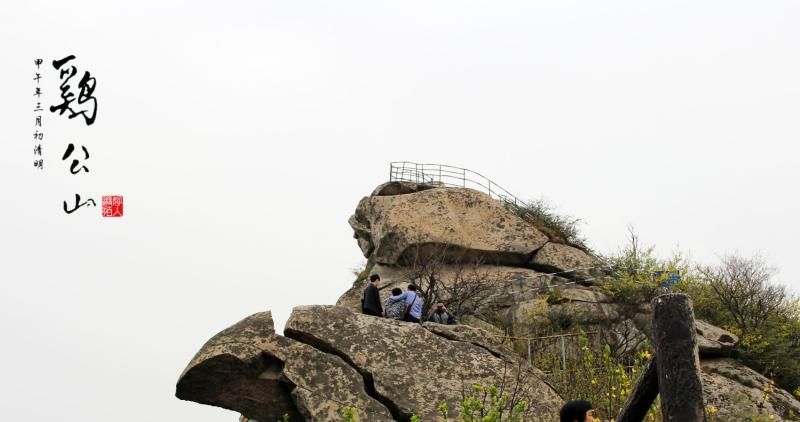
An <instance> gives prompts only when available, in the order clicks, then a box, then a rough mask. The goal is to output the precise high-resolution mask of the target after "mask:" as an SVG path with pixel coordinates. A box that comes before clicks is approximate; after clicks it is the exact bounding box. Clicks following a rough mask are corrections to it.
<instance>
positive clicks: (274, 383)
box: [175, 312, 393, 421]
mask: <svg viewBox="0 0 800 422" xmlns="http://www.w3.org/2000/svg"><path fill="white" fill-rule="evenodd" d="M175 395H176V396H177V397H178V398H180V399H183V400H191V401H195V402H198V403H202V404H209V405H212V406H218V407H223V408H226V409H230V410H233V411H237V412H239V413H241V414H242V415H244V416H245V417H247V418H249V419H251V420H258V421H276V420H282V418H283V415H284V414H288V415H289V418H290V420H292V421H299V420H309V421H312V420H313V421H330V420H338V419H339V418H340V414H341V410H342V408H343V407H345V406H352V407H355V408H357V409H358V417H359V420H364V421H367V420H369V421H391V420H393V418H392V416H391V414H390V413H389V411H388V410H387V409H386V407H385V406H383V405H382V404H381V403H380V402H378V401H377V400H375V399H374V398H372V397H371V396H370V395H369V394H367V392H366V391H365V384H364V379H363V377H362V376H361V375H360V374H359V373H358V372H356V371H355V370H354V369H353V368H352V367H351V366H350V365H348V364H347V363H346V362H345V361H343V360H342V359H341V358H339V357H337V356H335V355H331V354H329V353H325V352H322V351H320V350H317V349H315V348H314V347H311V346H309V345H307V344H303V343H301V342H298V341H295V340H292V339H290V338H286V337H283V336H279V335H276V334H275V332H274V330H273V323H272V315H271V313H270V312H262V313H257V314H254V315H252V316H250V317H247V318H245V319H244V320H242V321H240V322H238V323H236V324H234V325H233V326H231V327H230V328H227V329H225V330H223V331H222V332H220V333H219V334H217V335H216V336H214V337H212V338H211V340H209V341H208V342H207V343H206V344H205V345H203V347H202V348H201V349H200V351H199V352H198V353H197V355H195V357H194V359H192V361H191V362H190V363H189V365H188V366H187V367H186V370H184V372H183V373H182V374H181V376H180V379H179V380H178V384H177V387H176V393H175Z"/></svg>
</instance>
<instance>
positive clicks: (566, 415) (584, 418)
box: [560, 400, 594, 422]
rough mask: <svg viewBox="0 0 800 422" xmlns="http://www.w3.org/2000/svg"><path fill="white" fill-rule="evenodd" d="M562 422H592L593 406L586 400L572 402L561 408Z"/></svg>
mask: <svg viewBox="0 0 800 422" xmlns="http://www.w3.org/2000/svg"><path fill="white" fill-rule="evenodd" d="M560 417H561V422H592V421H593V420H594V417H593V416H592V404H591V403H589V402H588V401H586V400H570V401H568V402H567V403H566V404H565V405H564V407H562V408H561V413H560Z"/></svg>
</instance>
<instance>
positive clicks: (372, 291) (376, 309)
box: [361, 274, 383, 316]
mask: <svg viewBox="0 0 800 422" xmlns="http://www.w3.org/2000/svg"><path fill="white" fill-rule="evenodd" d="M380 281H381V276H379V275H378V274H372V275H370V276H369V283H367V288H365V289H364V297H363V298H362V299H361V312H363V313H365V314H367V315H372V316H383V307H382V306H381V295H380V293H378V283H379V282H380Z"/></svg>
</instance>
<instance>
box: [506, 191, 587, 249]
mask: <svg viewBox="0 0 800 422" xmlns="http://www.w3.org/2000/svg"><path fill="white" fill-rule="evenodd" d="M506 207H507V208H508V209H509V210H511V211H512V212H514V213H515V214H516V215H518V216H519V217H521V218H522V219H524V220H526V221H528V222H530V223H531V224H533V225H534V226H536V228H537V229H539V231H541V232H542V233H544V234H545V235H546V236H547V238H548V239H550V241H551V242H555V243H563V244H567V245H571V246H575V247H578V248H580V249H583V250H585V251H589V247H588V246H587V245H586V239H585V238H584V237H583V235H582V234H581V231H580V222H581V220H580V219H578V218H573V217H570V216H568V215H561V214H558V213H557V212H556V210H555V207H553V206H552V205H551V204H550V203H548V202H547V201H546V200H545V199H543V198H542V199H537V200H535V201H529V202H527V203H524V204H517V205H512V204H509V203H506Z"/></svg>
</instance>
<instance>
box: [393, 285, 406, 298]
mask: <svg viewBox="0 0 800 422" xmlns="http://www.w3.org/2000/svg"><path fill="white" fill-rule="evenodd" d="M401 294H403V290H402V289H401V288H399V287H395V288H394V289H392V296H399V295H401Z"/></svg>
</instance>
